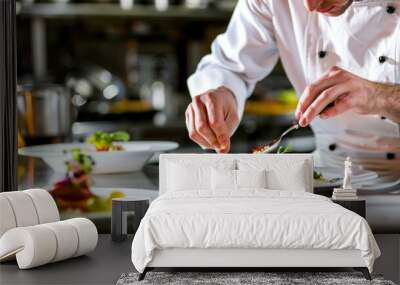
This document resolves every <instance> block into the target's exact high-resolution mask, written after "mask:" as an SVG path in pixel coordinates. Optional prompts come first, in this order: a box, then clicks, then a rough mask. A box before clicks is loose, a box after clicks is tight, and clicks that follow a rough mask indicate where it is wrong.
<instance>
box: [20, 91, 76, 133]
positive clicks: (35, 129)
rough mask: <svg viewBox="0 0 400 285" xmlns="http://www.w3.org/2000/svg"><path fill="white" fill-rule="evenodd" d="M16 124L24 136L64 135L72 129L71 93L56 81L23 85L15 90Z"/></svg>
mask: <svg viewBox="0 0 400 285" xmlns="http://www.w3.org/2000/svg"><path fill="white" fill-rule="evenodd" d="M17 95H18V96H17V107H18V124H19V128H20V130H21V131H22V134H23V136H24V137H27V138H49V137H50V138H63V137H67V136H68V135H69V134H70V132H71V126H72V123H73V119H74V110H73V107H72V105H71V98H70V94H69V92H68V91H67V89H66V88H65V87H64V86H61V85H56V84H40V85H34V84H24V85H19V86H18V92H17Z"/></svg>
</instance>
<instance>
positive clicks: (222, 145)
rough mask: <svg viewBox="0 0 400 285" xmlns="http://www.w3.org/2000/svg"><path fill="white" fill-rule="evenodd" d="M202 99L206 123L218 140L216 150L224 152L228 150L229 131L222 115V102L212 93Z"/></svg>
mask: <svg viewBox="0 0 400 285" xmlns="http://www.w3.org/2000/svg"><path fill="white" fill-rule="evenodd" d="M202 101H203V103H204V105H205V107H206V110H207V116H208V124H209V126H210V128H211V130H212V131H213V133H214V134H215V137H216V138H217V140H218V147H217V151H218V152H220V153H226V152H227V151H229V144H230V142H229V140H230V136H231V135H230V131H229V130H228V127H227V126H226V122H225V116H224V102H223V101H220V100H219V97H218V96H212V93H209V94H207V95H206V96H203V97H202Z"/></svg>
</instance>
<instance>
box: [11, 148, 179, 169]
mask: <svg viewBox="0 0 400 285" xmlns="http://www.w3.org/2000/svg"><path fill="white" fill-rule="evenodd" d="M118 144H119V145H122V146H123V147H124V150H123V151H96V150H95V149H94V147H93V146H92V145H89V144H85V143H62V144H49V145H38V146H30V147H24V148H21V149H19V150H18V153H19V154H20V155H24V156H30V157H38V158H41V159H43V160H44V161H45V162H46V163H47V164H48V165H49V166H50V167H51V168H53V170H54V171H56V172H61V173H65V171H66V167H65V161H66V160H68V159H69V158H70V154H69V153H66V151H68V150H71V149H74V148H80V149H81V151H82V152H83V153H85V154H89V155H90V156H91V157H92V158H93V160H94V162H95V165H94V167H93V172H92V174H105V173H121V172H132V171H138V170H140V169H142V167H143V166H144V165H145V164H146V162H147V161H148V160H149V159H150V158H151V157H152V156H153V155H154V154H155V153H161V152H166V151H171V150H174V149H176V148H178V146H179V145H178V144H177V143H176V142H168V141H136V142H125V143H118Z"/></svg>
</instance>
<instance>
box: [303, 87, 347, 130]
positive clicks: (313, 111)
mask: <svg viewBox="0 0 400 285" xmlns="http://www.w3.org/2000/svg"><path fill="white" fill-rule="evenodd" d="M347 92H350V86H349V85H348V84H346V83H341V84H338V85H335V86H332V87H330V88H328V89H325V90H324V91H322V93H321V94H319V95H318V96H317V98H316V99H315V100H314V101H313V102H312V103H311V105H310V106H308V108H307V109H306V111H305V112H304V114H303V115H302V116H301V119H300V121H299V123H300V125H301V126H303V127H304V126H307V125H308V124H309V123H310V122H311V121H312V120H314V118H315V117H316V116H318V115H319V114H320V113H321V112H322V111H323V110H324V109H325V108H326V107H328V106H329V105H330V104H331V103H334V102H335V100H336V99H337V98H338V97H339V96H341V95H344V94H346V93H347Z"/></svg>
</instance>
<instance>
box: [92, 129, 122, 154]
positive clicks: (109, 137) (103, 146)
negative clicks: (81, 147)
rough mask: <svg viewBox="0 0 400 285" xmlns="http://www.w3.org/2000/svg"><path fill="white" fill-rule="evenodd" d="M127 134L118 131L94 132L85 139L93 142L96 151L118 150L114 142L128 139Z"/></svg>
mask: <svg viewBox="0 0 400 285" xmlns="http://www.w3.org/2000/svg"><path fill="white" fill-rule="evenodd" d="M129 138H130V137H129V134H128V133H127V132H123V131H118V132H114V133H107V132H102V131H99V132H95V133H94V134H92V135H91V136H89V137H88V138H87V140H86V142H87V143H89V144H93V145H94V146H95V147H96V150H98V151H108V150H118V148H117V147H115V145H114V142H126V141H129Z"/></svg>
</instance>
